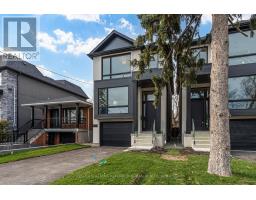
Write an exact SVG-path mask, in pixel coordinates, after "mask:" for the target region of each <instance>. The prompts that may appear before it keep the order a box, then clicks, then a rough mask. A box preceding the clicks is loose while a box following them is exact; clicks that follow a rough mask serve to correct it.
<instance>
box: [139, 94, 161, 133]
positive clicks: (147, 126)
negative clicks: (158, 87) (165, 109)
mask: <svg viewBox="0 0 256 200" xmlns="http://www.w3.org/2000/svg"><path fill="white" fill-rule="evenodd" d="M154 100H155V96H154V94H153V91H149V92H148V91H147V92H143V93H142V131H153V130H154V129H155V130H157V131H158V130H159V128H160V127H159V126H160V124H159V122H160V105H159V106H158V107H157V108H155V106H154V104H153V103H154Z"/></svg>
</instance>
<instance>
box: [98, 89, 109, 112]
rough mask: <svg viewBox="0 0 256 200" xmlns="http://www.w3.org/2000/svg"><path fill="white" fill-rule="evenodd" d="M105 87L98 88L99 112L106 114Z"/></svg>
mask: <svg viewBox="0 0 256 200" xmlns="http://www.w3.org/2000/svg"><path fill="white" fill-rule="evenodd" d="M107 105H108V104H107V89H99V114H107Z"/></svg>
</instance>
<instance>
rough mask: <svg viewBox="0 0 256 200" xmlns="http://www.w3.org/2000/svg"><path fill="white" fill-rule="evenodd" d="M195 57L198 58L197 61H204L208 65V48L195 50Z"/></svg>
mask: <svg viewBox="0 0 256 200" xmlns="http://www.w3.org/2000/svg"><path fill="white" fill-rule="evenodd" d="M193 51H194V53H193V54H194V56H196V59H198V60H199V59H203V60H204V63H208V48H207V47H200V48H194V49H193Z"/></svg>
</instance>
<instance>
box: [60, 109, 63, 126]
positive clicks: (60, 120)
mask: <svg viewBox="0 0 256 200" xmlns="http://www.w3.org/2000/svg"><path fill="white" fill-rule="evenodd" d="M62 117H63V116H62V105H61V104H60V105H59V125H60V128H62Z"/></svg>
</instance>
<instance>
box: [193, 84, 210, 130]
mask: <svg viewBox="0 0 256 200" xmlns="http://www.w3.org/2000/svg"><path fill="white" fill-rule="evenodd" d="M209 118H210V115H209V88H195V89H192V90H191V119H192V120H191V123H192V127H193V126H194V128H195V130H199V131H203V130H209Z"/></svg>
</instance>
